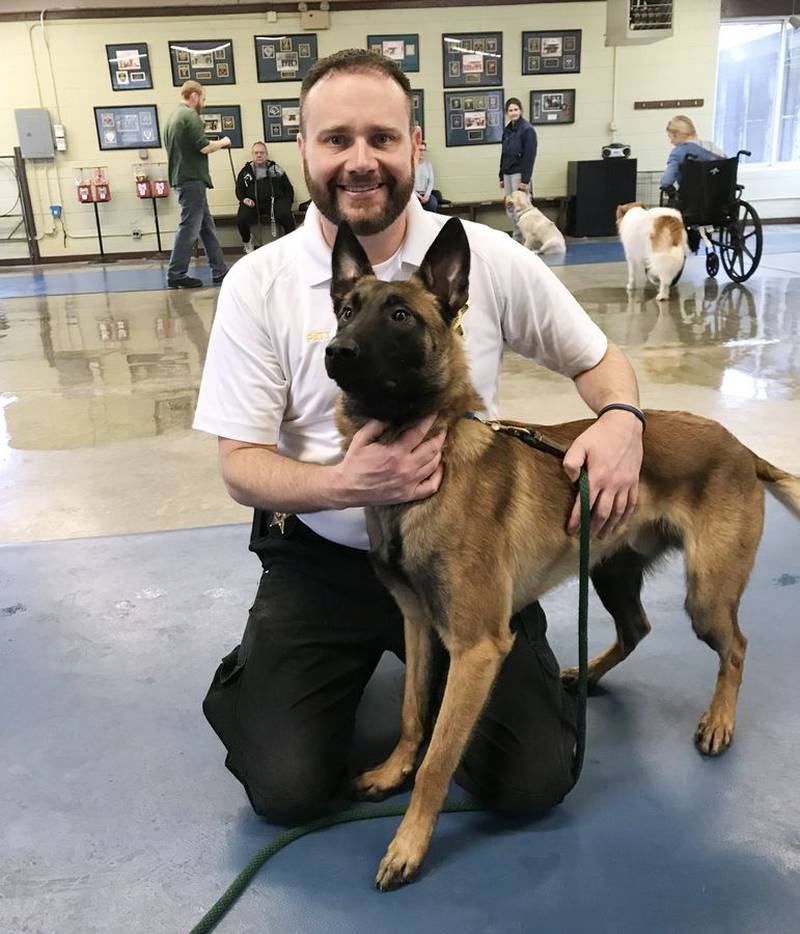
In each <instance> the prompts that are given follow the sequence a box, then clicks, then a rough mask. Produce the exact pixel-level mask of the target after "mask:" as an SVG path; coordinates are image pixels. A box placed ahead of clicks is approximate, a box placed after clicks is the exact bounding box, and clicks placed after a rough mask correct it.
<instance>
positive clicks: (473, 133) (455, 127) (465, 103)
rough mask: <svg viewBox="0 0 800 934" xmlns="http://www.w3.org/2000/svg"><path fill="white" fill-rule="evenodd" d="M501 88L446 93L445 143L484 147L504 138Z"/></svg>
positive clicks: (502, 94)
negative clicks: (480, 92) (469, 93)
mask: <svg viewBox="0 0 800 934" xmlns="http://www.w3.org/2000/svg"><path fill="white" fill-rule="evenodd" d="M503 100H504V93H503V89H502V88H495V89H494V90H491V91H485V92H484V93H482V94H476V95H473V96H465V95H464V94H462V93H461V92H460V91H445V92H444V120H445V143H446V145H447V146H483V145H486V144H487V143H499V142H500V141H501V140H502V138H503Z"/></svg>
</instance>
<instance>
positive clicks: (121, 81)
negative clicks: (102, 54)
mask: <svg viewBox="0 0 800 934" xmlns="http://www.w3.org/2000/svg"><path fill="white" fill-rule="evenodd" d="M106 58H107V59H108V71H109V74H110V75H111V89H112V90H113V91H139V90H147V89H149V88H152V87H153V76H152V73H151V71H150V56H149V54H148V52H147V43H146V42H124V43H123V44H122V45H107V46H106Z"/></svg>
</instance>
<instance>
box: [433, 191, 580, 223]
mask: <svg viewBox="0 0 800 934" xmlns="http://www.w3.org/2000/svg"><path fill="white" fill-rule="evenodd" d="M568 202H569V198H568V197H567V195H547V196H546V197H542V198H536V197H535V198H533V205H534V207H537V208H539V210H540V211H544V210H545V209H546V208H555V214H556V217H555V225H556V227H558V229H559V230H561V231H562V232H563V230H564V227H565V226H566V223H567V204H568ZM481 211H505V201H504V200H503V199H502V198H498V199H496V200H491V201H451V202H450V203H449V204H440V205H439V213H440V214H449V215H452V216H459V217H460V216H462V215H463V216H467V217H468V218H469V219H470V220H471V221H477V220H478V215H479V214H480V212H481Z"/></svg>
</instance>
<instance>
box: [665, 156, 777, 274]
mask: <svg viewBox="0 0 800 934" xmlns="http://www.w3.org/2000/svg"><path fill="white" fill-rule="evenodd" d="M749 155H750V153H749V152H748V151H747V150H746V149H740V150H739V152H738V153H736V155H735V156H734V157H733V158H731V159H716V160H714V161H710V162H701V161H700V160H698V159H692V158H691V157H690V158H689V159H687V160H686V161H685V162H684V163H683V165H682V166H681V185H680V188H679V189H678V190H677V192H676V191H675V189H663V188H662V189H661V202H660V203H661V206H662V207H669V208H676V209H677V210H678V211H680V212H681V214H682V215H683V223H684V225H685V226H686V230H687V233H688V235H689V244H690V248H692V252H695V253H696V252H697V249H698V248H699V246H700V244H701V243H703V244H704V245H705V250H706V272H707V273H708V275H709V276H712V277H714V276H716V274H717V273H718V272H719V265H720V259H721V260H722V266H723V268H724V270H725V272H726V273H727V274H728V277H729V278H730V279H732V280H733V281H734V282H745V281H746V280H747V279H749V278H750V276H752V275H753V273H754V272H755V271H756V269H758V264H759V263H760V262H761V250H762V247H763V245H764V234H763V230H762V227H761V218H760V217H759V216H758V214H757V213H756V210H755V208H754V207H753V206H752V205H751V204H749V203H748V202H747V201H745V200H744V199H743V198H742V197H741V193H742V191H744V186H743V185H739V184H738V183H737V181H736V175H737V171H738V168H739V157H740V156H749ZM717 249H719V255H717Z"/></svg>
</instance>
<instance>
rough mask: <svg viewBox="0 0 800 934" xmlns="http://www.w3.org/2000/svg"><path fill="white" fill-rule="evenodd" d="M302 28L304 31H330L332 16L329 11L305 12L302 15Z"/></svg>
mask: <svg viewBox="0 0 800 934" xmlns="http://www.w3.org/2000/svg"><path fill="white" fill-rule="evenodd" d="M300 26H301V27H302V28H303V29H330V28H331V14H330V12H329V11H328V10H321V9H320V10H303V11H301V13H300Z"/></svg>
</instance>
